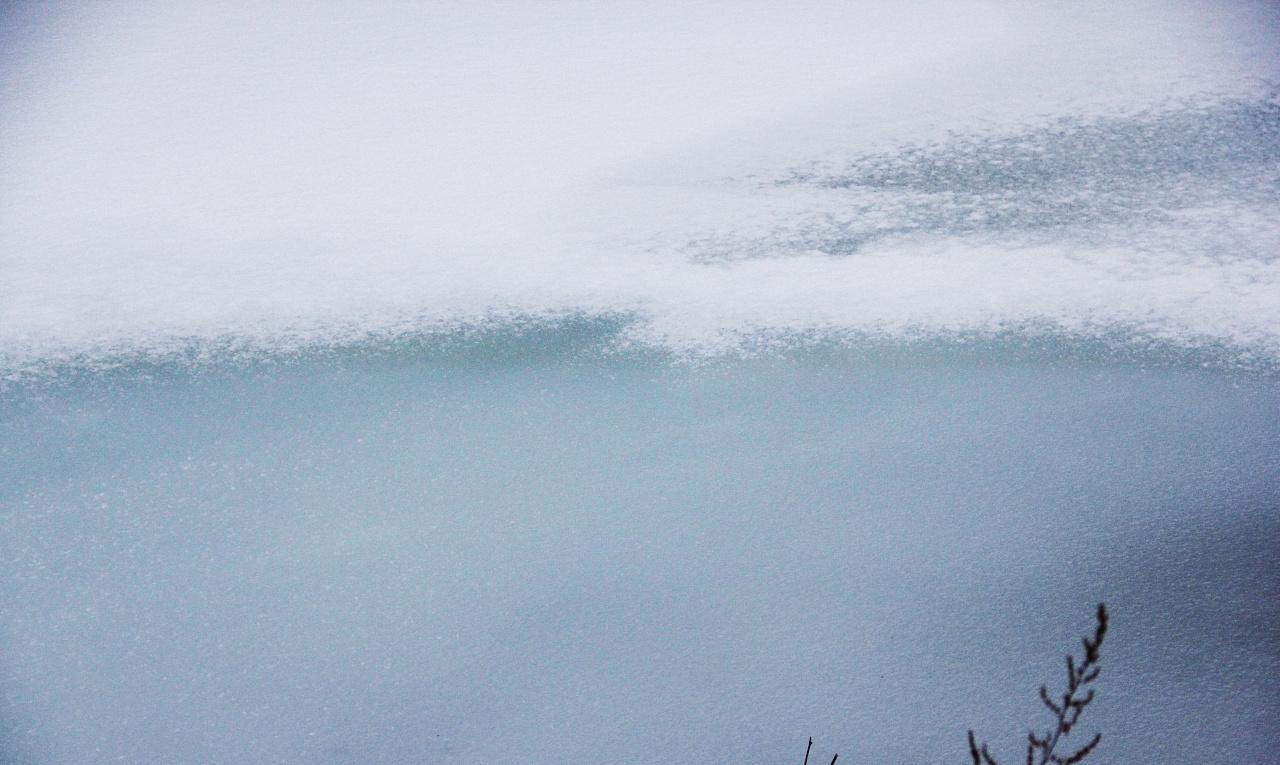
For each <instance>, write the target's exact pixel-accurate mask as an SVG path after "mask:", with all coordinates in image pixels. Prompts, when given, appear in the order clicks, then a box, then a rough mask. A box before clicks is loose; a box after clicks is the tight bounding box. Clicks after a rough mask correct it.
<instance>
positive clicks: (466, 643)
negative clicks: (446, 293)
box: [0, 324, 1280, 763]
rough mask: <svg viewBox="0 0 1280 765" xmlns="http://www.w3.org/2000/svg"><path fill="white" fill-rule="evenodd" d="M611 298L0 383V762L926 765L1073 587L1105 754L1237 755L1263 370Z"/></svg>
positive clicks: (1277, 624) (1247, 731) (1274, 615)
mask: <svg viewBox="0 0 1280 765" xmlns="http://www.w3.org/2000/svg"><path fill="white" fill-rule="evenodd" d="M607 331H608V330H607V328H604V327H600V326H594V325H591V324H587V325H580V326H574V325H570V326H567V327H560V328H551V329H548V328H543V329H538V330H534V331H530V332H528V333H524V334H519V335H509V336H502V335H501V334H500V333H499V335H498V336H494V337H488V338H480V339H471V340H467V341H455V342H452V343H450V342H445V343H444V347H445V348H447V350H441V349H440V348H441V346H435V348H434V350H433V348H432V347H419V348H401V349H400V350H398V351H395V352H381V351H380V352H375V353H366V354H360V353H356V352H345V353H339V354H328V355H324V356H321V357H315V358H304V359H301V360H294V361H291V362H286V363H279V364H256V365H248V366H245V365H240V366H232V367H230V368H214V369H209V370H205V371H204V372H203V373H197V374H192V373H188V372H183V371H175V370H172V369H169V370H166V369H164V368H163V367H155V368H151V369H149V370H147V369H143V368H139V367H134V368H130V369H124V370H118V371H116V372H114V373H110V374H101V375H95V376H90V377H89V378H87V379H81V380H75V381H64V382H63V383H61V384H53V385H33V386H29V387H27V388H25V389H21V390H16V391H10V392H9V394H8V395H7V396H6V399H5V400H6V403H5V405H4V408H3V410H2V412H0V443H2V444H4V456H5V459H4V460H3V462H2V463H0V464H2V465H3V467H0V471H2V472H0V487H3V493H2V494H0V508H3V518H4V524H5V529H6V531H5V534H4V536H3V547H2V548H0V549H2V552H3V556H4V560H5V561H6V568H7V569H8V570H9V572H10V575H9V576H7V577H6V578H5V579H4V580H3V584H0V598H3V603H4V613H5V620H4V632H3V644H4V646H5V652H4V655H3V661H4V672H5V675H4V676H5V678H6V681H5V685H4V691H5V698H6V706H5V710H4V725H5V731H6V733H5V737H4V743H5V746H6V747H7V753H8V755H9V757H10V759H11V760H12V761H15V762H25V761H33V762H35V761H38V762H97V761H114V760H115V759H121V760H124V761H129V762H157V761H168V762H249V761H252V762H277V761H278V762H353V763H354V762H482V761H483V762H522V761H528V762H587V761H602V760H612V761H626V762H671V761H674V760H676V759H687V760H691V761H704V762H705V761H728V762H760V763H766V762H790V761H792V760H793V759H795V758H796V757H797V755H798V753H799V752H798V750H799V749H801V748H802V747H803V743H804V741H805V738H806V737H807V736H809V735H813V736H815V737H816V738H817V740H818V746H819V750H818V751H819V752H821V751H826V750H828V749H830V748H832V747H836V748H838V751H840V752H842V753H846V756H851V757H854V758H859V757H861V758H871V759H875V760H876V761H886V762H956V761H960V760H962V759H963V757H964V756H965V750H964V739H963V736H964V730H965V729H966V728H967V727H970V726H976V727H978V728H979V730H980V731H982V732H983V733H984V735H987V736H989V737H990V738H991V740H992V742H993V744H996V745H998V746H1000V747H1001V749H1002V750H1004V751H1007V752H1013V753H1016V752H1017V751H1019V749H1020V747H1021V743H1020V742H1021V741H1022V740H1023V735H1024V731H1025V729H1026V728H1027V727H1028V726H1030V725H1031V724H1033V723H1035V724H1037V725H1039V724H1041V723H1042V722H1043V721H1042V720H1041V719H1040V718H1041V717H1043V716H1044V714H1043V711H1042V710H1039V709H1038V708H1037V707H1038V704H1037V703H1036V701H1035V697H1034V692H1035V689H1036V688H1037V687H1038V686H1039V684H1040V683H1044V682H1052V683H1055V684H1056V683H1057V682H1059V679H1058V676H1059V675H1060V674H1061V667H1060V662H1061V654H1062V653H1065V652H1066V651H1067V650H1069V649H1070V648H1071V647H1072V646H1074V645H1076V644H1077V638H1078V637H1079V635H1082V634H1085V632H1086V631H1087V630H1088V629H1089V628H1090V627H1091V621H1090V618H1091V613H1092V607H1093V605H1094V604H1095V603H1096V602H1097V601H1099V600H1105V601H1106V602H1107V603H1108V605H1109V606H1110V607H1111V609H1112V611H1113V614H1114V626H1113V630H1112V634H1111V637H1109V639H1108V643H1107V645H1106V646H1105V650H1104V662H1103V664H1104V672H1103V676H1102V681H1101V686H1100V692H1101V696H1100V697H1099V699H1100V700H1099V701H1098V702H1096V703H1095V704H1094V705H1093V707H1091V709H1090V713H1089V714H1088V715H1087V716H1086V718H1085V719H1086V720H1087V721H1088V724H1089V725H1088V727H1089V728H1090V729H1091V730H1090V733H1091V732H1092V729H1097V730H1101V731H1103V732H1104V739H1103V743H1104V746H1105V751H1106V754H1107V757H1108V759H1114V760H1116V761H1128V760H1138V759H1144V758H1145V759H1155V760H1161V761H1173V760H1181V759H1200V760H1218V759H1227V760H1231V761H1239V762H1262V761H1265V760H1266V758H1267V757H1268V756H1269V755H1268V752H1270V751H1272V750H1273V748H1274V746H1275V744H1276V731H1277V730H1278V729H1280V708H1277V705H1276V704H1275V698H1274V688H1275V686H1276V683H1277V682H1280V654H1277V651H1276V646H1277V632H1278V631H1280V606H1278V605H1277V604H1280V568H1278V567H1277V566H1276V563H1275V550H1277V549H1280V515H1278V514H1277V512H1278V511H1280V418H1278V417H1277V416H1276V415H1277V412H1280V384H1277V382H1276V380H1275V378H1274V376H1267V375H1258V374H1254V375H1250V374H1245V373H1239V372H1224V371H1214V370H1206V369H1202V368H1197V367H1196V366H1194V365H1179V364H1176V363H1172V362H1170V363H1166V364H1163V365H1160V364H1155V365H1150V366H1144V365H1141V364H1138V363H1136V362H1132V361H1130V362H1122V361H1117V360H1110V361H1108V360H1107V359H1105V358H1094V359H1092V360H1091V359H1089V358H1088V354H1087V353H1084V352H1076V353H1072V351H1071V349H1070V348H1066V349H1062V348H1056V349H1055V348H1050V349H1049V350H1047V351H1046V350H1045V349H1043V348H1042V349H1040V350H1038V351H1034V352H1031V351H1023V352H1017V351H1016V350H1010V349H1009V348H1003V349H998V350H996V349H992V348H989V347H982V346H977V347H968V348H963V347H961V348H953V349H951V350H949V351H943V350H938V349H932V350H925V349H916V350H915V351H903V350H883V349H882V350H880V351H874V352H871V351H868V352H863V353H851V352H847V351H817V350H815V351H810V352H806V353H801V354H795V355H793V356H791V357H790V358H777V359H773V360H768V361H754V362H751V361H738V362H722V363H718V364H714V365H704V366H698V367H692V366H688V365H679V364H671V363H668V362H665V361H662V360H660V359H655V358H644V357H630V358H627V357H621V358H619V357H606V356H602V355H600V354H598V353H596V352H595V351H594V350H591V346H593V345H594V344H595V343H597V342H598V341H599V339H600V337H601V336H602V335H604V334H607ZM1072 357H1074V360H1064V359H1071V358H1072Z"/></svg>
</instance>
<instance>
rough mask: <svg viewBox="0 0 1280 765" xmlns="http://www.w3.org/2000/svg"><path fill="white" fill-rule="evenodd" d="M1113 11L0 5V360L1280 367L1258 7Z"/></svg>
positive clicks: (1264, 7) (1269, 110) (1162, 6)
mask: <svg viewBox="0 0 1280 765" xmlns="http://www.w3.org/2000/svg"><path fill="white" fill-rule="evenodd" d="M1115 6H1116V4H1114V3H1061V4H1044V5H1042V6H1041V7H1037V8H1036V9H1027V8H1023V7H1022V4H1019V3H1008V4H1004V3H991V2H963V3H954V2H947V3H940V2H921V3H906V4H903V3H887V2H886V3H804V4H801V5H799V6H797V5H795V4H792V3H786V4H783V3H729V4H726V3H711V2H708V3H695V4H689V3H669V4H657V5H655V4H653V3H643V4H640V3H635V4H627V3H591V2H576V3H553V4H548V3H495V4H484V3H468V4H465V5H454V4H449V3H430V4H386V6H385V7H380V8H376V9H375V8H370V7H367V6H365V5H363V4H340V3H335V4H321V5H319V6H317V5H315V4H311V3H301V4H291V3H284V4H278V5H275V6H272V7H270V8H262V7H259V6H258V5H255V4H244V5H241V4H228V3H210V4H195V3H155V4H150V3H118V4H117V3H91V4H84V5H76V4H68V5H66V6H60V7H58V8H53V9H26V10H21V9H19V10H11V11H10V12H9V17H8V19H7V24H6V26H7V27H8V28H9V29H8V35H7V37H8V38H9V39H7V40H6V50H7V53H6V55H4V56H3V58H0V62H2V63H0V77H3V80H4V82H5V84H6V87H5V88H4V95H3V96H0V98H3V102H0V145H3V146H5V151H4V153H3V155H2V156H0V220H2V221H4V225H3V226H0V364H3V367H4V368H5V369H7V370H10V371H13V370H18V369H30V368H32V367H39V366H41V365H46V364H48V363H54V364H59V363H62V362H65V361H68V360H70V359H79V360H80V361H81V362H86V361H87V362H95V361H101V360H105V359H109V358H111V357H118V356H120V355H129V354H131V353H135V352H142V353H146V354H166V353H174V352H178V351H182V350H191V349H192V348H204V349H208V348H210V347H224V346H228V345H230V346H235V347H240V348H257V349H282V348H292V347H297V346H299V345H315V344H321V345H334V344H337V345H341V344H345V343H348V342H351V341H353V340H358V339H360V338H364V337H368V336H371V335H378V336H381V335H386V334H388V333H390V334H403V333H414V332H421V331H424V330H430V329H433V328H439V327H440V326H453V325H457V324H460V323H466V324H474V323H476V322H484V321H488V320H489V319H490V318H491V317H493V316H495V315H498V316H511V315H525V316H528V315H563V314H565V313H585V314H588V315H596V316H601V315H609V314H616V313H619V312H622V313H626V314H628V315H630V316H633V317H634V319H635V324H634V325H633V326H632V327H631V329H630V335H631V336H632V339H633V340H636V341H639V342H642V343H645V344H650V345H658V346H664V347H667V348H671V349H674V350H676V351H678V352H682V353H683V352H692V353H704V352H712V353H715V352H717V351H721V350H724V349H725V348H731V347H734V346H737V345H741V343H742V341H743V338H744V337H751V336H753V335H756V334H758V333H759V332H761V331H772V332H775V333H783V334H787V333H791V334H794V333H818V334H825V335H832V336H835V335H840V334H842V333H845V334H848V333H853V334H857V335H865V334H878V335H888V336H898V337H901V336H904V335H907V334H911V333H919V332H924V333H926V334H936V333H939V332H944V333H945V332H957V331H960V332H964V331H971V332H990V331H1000V330H1005V329H1010V328H1021V329H1025V328H1027V327H1028V326H1038V327H1040V328H1043V329H1049V330H1053V331H1061V332H1066V333H1070V334H1075V335H1086V336H1092V335H1097V334H1101V333H1106V332H1117V331H1119V332H1122V333H1130V334H1136V335H1138V336H1140V337H1142V338H1145V339H1148V340H1157V341H1159V342H1162V343H1172V344H1180V345H1186V346H1197V347H1211V346H1212V347H1226V348H1229V349H1233V350H1235V351H1238V352H1240V353H1241V354H1243V355H1246V356H1259V355H1261V356H1263V357H1266V358H1270V359H1275V358H1277V357H1278V356H1277V355H1278V354H1280V330H1278V328H1280V300H1277V299H1276V295H1277V294H1280V260H1278V259H1277V258H1276V257H1275V252H1276V245H1277V243H1278V242H1280V224H1278V223H1277V221H1280V201H1278V198H1280V191H1277V188H1278V187H1280V181H1278V180H1277V179H1278V178H1280V159H1278V157H1280V135H1278V131H1277V128H1276V123H1277V121H1278V120H1277V112H1278V111H1280V106H1278V105H1277V102H1276V96H1275V90H1274V88H1275V87H1276V84H1277V83H1280V63H1278V62H1280V55H1277V43H1276V40H1277V39H1280V34H1277V32H1280V22H1278V21H1277V15H1276V12H1275V9H1274V8H1273V7H1271V6H1270V4H1266V3H1257V4H1248V3H1223V2H1206V3H1168V2H1133V3H1124V4H1123V7H1121V8H1117V7H1115ZM931 172H932V173H934V174H935V176H934V177H933V180H932V181H928V174H929V173H931ZM744 255H750V256H751V258H752V262H743V256H744ZM793 255H794V256H797V257H788V256H793ZM759 260H768V261H769V262H756V261H759Z"/></svg>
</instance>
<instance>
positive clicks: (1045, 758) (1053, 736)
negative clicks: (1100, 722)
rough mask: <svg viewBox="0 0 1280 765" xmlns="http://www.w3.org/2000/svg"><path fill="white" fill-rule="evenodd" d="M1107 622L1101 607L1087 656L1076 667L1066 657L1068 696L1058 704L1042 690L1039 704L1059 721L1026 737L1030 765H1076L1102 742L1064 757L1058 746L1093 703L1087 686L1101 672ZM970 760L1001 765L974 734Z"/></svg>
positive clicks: (1088, 640)
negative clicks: (1101, 656) (1100, 663)
mask: <svg viewBox="0 0 1280 765" xmlns="http://www.w3.org/2000/svg"><path fill="white" fill-rule="evenodd" d="M1107 618H1108V617H1107V608H1106V606H1105V605H1103V604H1101V603H1099V604H1098V613H1097V620H1098V624H1097V627H1096V628H1095V629H1094V633H1093V637H1092V638H1088V637H1086V638H1084V639H1083V640H1082V641H1081V642H1082V643H1083V645H1084V656H1083V658H1082V660H1081V662H1080V663H1079V664H1077V663H1076V660H1075V657H1073V656H1070V655H1068V656H1067V690H1066V693H1063V694H1062V696H1061V698H1060V699H1057V700H1055V699H1053V698H1052V697H1050V696H1049V689H1048V688H1046V687H1045V686H1043V685H1042V686H1040V701H1041V703H1043V704H1044V705H1045V708H1047V709H1048V710H1049V712H1050V713H1051V714H1053V715H1054V717H1055V718H1056V720H1055V724H1054V726H1053V728H1051V729H1050V730H1048V731H1045V732H1044V733H1043V734H1041V735H1038V736H1037V735H1036V734H1035V732H1034V731H1032V732H1031V733H1028V734H1027V765H1075V764H1076V763H1078V762H1080V761H1081V760H1083V759H1084V758H1085V757H1088V756H1089V753H1090V752H1092V751H1093V750H1094V748H1095V747H1096V746H1097V745H1098V742H1099V741H1101V740H1102V734H1095V735H1094V737H1093V738H1092V739H1090V740H1089V743H1087V744H1085V745H1084V746H1082V747H1080V748H1079V749H1077V750H1076V751H1075V752H1073V753H1072V754H1071V755H1069V756H1064V755H1061V754H1058V753H1057V750H1058V744H1059V743H1061V741H1062V739H1063V737H1065V736H1067V735H1068V734H1070V733H1071V730H1072V729H1073V728H1075V726H1076V724H1077V723H1078V722H1079V721H1080V715H1082V714H1083V713H1084V709H1085V707H1087V706H1089V702H1091V701H1093V689H1092V688H1090V687H1088V686H1090V685H1091V684H1092V683H1093V681H1095V680H1097V679H1098V673H1099V672H1100V671H1101V667H1100V666H1099V665H1098V660H1099V656H1098V650H1099V648H1101V646H1102V641H1103V639H1104V638H1105V637H1106V635H1107ZM969 756H970V757H971V758H972V760H973V765H999V763H998V762H996V759H995V758H994V757H992V756H991V752H990V751H989V750H988V749H987V745H986V744H985V743H984V744H982V745H981V746H979V745H978V742H977V740H976V739H975V738H974V736H973V731H969ZM1037 756H1038V758H1037Z"/></svg>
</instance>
